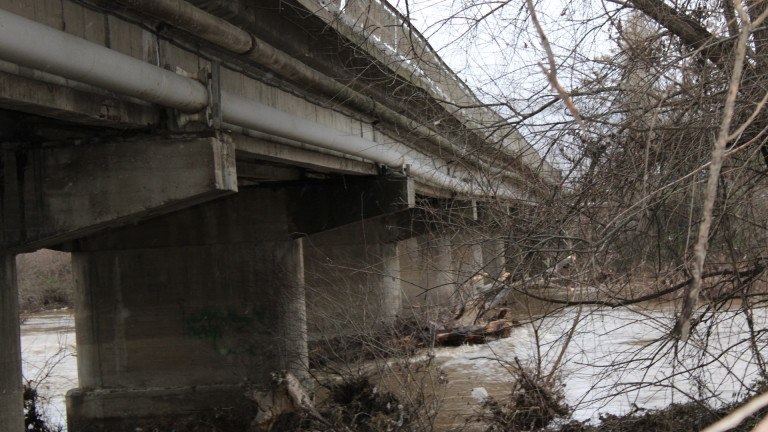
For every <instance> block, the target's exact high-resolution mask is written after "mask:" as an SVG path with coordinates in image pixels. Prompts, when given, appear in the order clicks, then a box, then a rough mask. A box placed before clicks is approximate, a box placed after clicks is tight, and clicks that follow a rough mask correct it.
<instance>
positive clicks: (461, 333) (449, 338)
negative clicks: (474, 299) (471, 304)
mask: <svg viewBox="0 0 768 432" xmlns="http://www.w3.org/2000/svg"><path fill="white" fill-rule="evenodd" d="M517 324H518V323H517V322H516V321H514V320H508V319H499V320H495V321H491V322H489V323H488V324H486V325H472V326H464V327H456V328H452V329H444V330H440V331H438V332H437V333H435V345H441V346H459V345H464V344H480V343H485V342H488V341H489V340H492V339H499V338H505V337H509V334H510V331H511V329H512V327H514V326H516V325H517Z"/></svg>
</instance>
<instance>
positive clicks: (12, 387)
mask: <svg viewBox="0 0 768 432" xmlns="http://www.w3.org/2000/svg"><path fill="white" fill-rule="evenodd" d="M18 297H19V294H18V290H17V288H16V258H15V256H14V255H9V254H3V255H0V347H2V348H0V431H8V432H21V431H23V430H24V411H23V402H22V386H21V347H20V343H21V342H20V336H19V298H18Z"/></svg>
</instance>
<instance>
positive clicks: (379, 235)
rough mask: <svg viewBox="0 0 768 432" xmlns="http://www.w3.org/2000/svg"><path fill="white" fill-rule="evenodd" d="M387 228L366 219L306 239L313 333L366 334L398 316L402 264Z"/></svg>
mask: <svg viewBox="0 0 768 432" xmlns="http://www.w3.org/2000/svg"><path fill="white" fill-rule="evenodd" d="M387 231H388V228H387V226H386V224H385V223H383V222H382V221H379V220H367V221H363V222H360V223H357V224H353V225H350V226H346V227H342V228H339V229H335V230H332V231H326V232H323V233H319V234H313V235H311V236H309V237H307V238H306V239H305V241H304V256H305V269H306V271H305V277H306V286H307V309H308V310H307V314H308V320H307V321H308V328H309V331H310V335H311V336H314V335H339V334H349V333H365V332H367V331H369V330H371V329H375V328H377V327H380V326H381V325H382V324H387V323H391V322H392V321H393V320H394V319H395V318H396V317H397V316H398V315H399V314H400V312H401V309H402V301H401V294H400V279H399V277H400V262H399V260H398V257H397V243H396V242H393V241H389V239H387V236H388V233H387Z"/></svg>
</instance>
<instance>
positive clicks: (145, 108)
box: [0, 71, 162, 129]
mask: <svg viewBox="0 0 768 432" xmlns="http://www.w3.org/2000/svg"><path fill="white" fill-rule="evenodd" d="M0 108H5V109H10V110H14V111H22V112H26V113H30V114H36V115H40V116H44V117H51V118H55V119H59V120H64V121H72V122H76V123H80V124H87V125H94V126H110V127H119V128H122V129H125V128H145V127H148V126H154V125H158V124H159V123H160V119H161V113H162V110H161V109H160V108H158V107H156V106H152V105H146V104H144V105H142V104H138V103H136V102H127V101H124V100H121V99H118V98H116V97H114V96H107V95H103V94H97V93H91V92H86V91H82V90H78V89H74V88H71V87H67V86H64V85H61V84H55V83H49V82H43V81H39V80H36V79H31V78H26V77H22V76H18V75H15V74H12V73H8V72H4V71H0Z"/></svg>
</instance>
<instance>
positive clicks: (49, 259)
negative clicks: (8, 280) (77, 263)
mask: <svg viewBox="0 0 768 432" xmlns="http://www.w3.org/2000/svg"><path fill="white" fill-rule="evenodd" d="M70 259H71V258H70V254H69V253H66V252H57V251H54V250H49V249H41V250H39V251H37V252H33V253H28V254H22V255H18V256H17V257H16V272H17V281H18V287H19V307H20V310H21V313H22V314H28V313H30V312H36V311H40V310H45V309H54V308H60V307H72V305H73V302H74V279H73V277H72V265H71V262H70Z"/></svg>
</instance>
